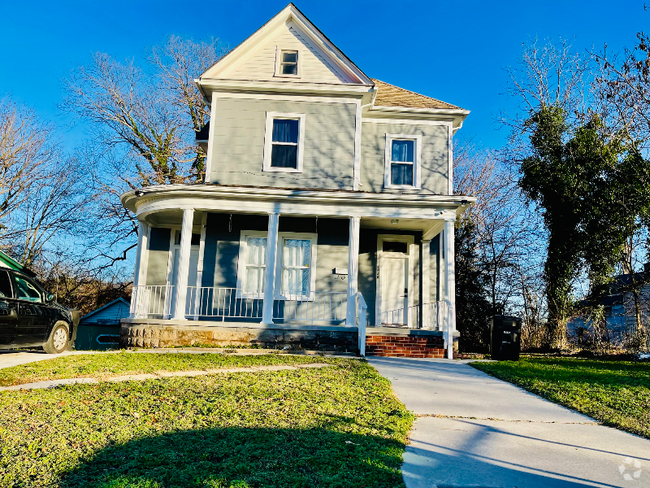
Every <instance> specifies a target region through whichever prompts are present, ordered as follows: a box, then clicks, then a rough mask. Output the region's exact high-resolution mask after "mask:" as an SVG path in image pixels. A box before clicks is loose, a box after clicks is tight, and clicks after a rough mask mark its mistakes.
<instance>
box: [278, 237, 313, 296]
mask: <svg viewBox="0 0 650 488" xmlns="http://www.w3.org/2000/svg"><path fill="white" fill-rule="evenodd" d="M310 264H311V240H310V239H287V238H285V239H283V243H282V289H281V293H282V295H300V296H307V297H308V296H309V295H310V291H311V290H310V288H311V286H310V285H311V279H310V276H311V268H310Z"/></svg>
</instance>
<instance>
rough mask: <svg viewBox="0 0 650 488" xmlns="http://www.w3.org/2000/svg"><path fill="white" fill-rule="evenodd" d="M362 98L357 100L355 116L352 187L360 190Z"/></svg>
mask: <svg viewBox="0 0 650 488" xmlns="http://www.w3.org/2000/svg"><path fill="white" fill-rule="evenodd" d="M362 125H363V124H362V122H361V100H357V103H356V111H355V118H354V161H353V164H352V189H353V190H354V191H358V190H359V186H360V185H361V181H360V180H361V126H362Z"/></svg>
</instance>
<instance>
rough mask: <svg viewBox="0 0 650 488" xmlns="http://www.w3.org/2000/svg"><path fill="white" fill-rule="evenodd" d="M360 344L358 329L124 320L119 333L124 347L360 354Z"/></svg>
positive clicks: (121, 344)
mask: <svg viewBox="0 0 650 488" xmlns="http://www.w3.org/2000/svg"><path fill="white" fill-rule="evenodd" d="M156 322H157V323H156ZM161 322H167V323H161ZM172 322H173V323H172ZM176 322H178V323H176ZM357 342H358V339H357V328H356V327H334V326H333V327H316V326H262V325H260V324H245V323H241V324H233V323H230V324H229V323H225V324H224V323H216V324H215V323H207V324H206V323H197V322H195V321H155V320H151V319H143V320H137V319H124V320H122V327H121V330H120V346H121V347H142V348H160V347H178V346H196V345H206V346H233V347H237V346H259V347H262V348H272V349H283V348H290V349H308V350H316V351H319V350H320V351H340V352H358V347H357Z"/></svg>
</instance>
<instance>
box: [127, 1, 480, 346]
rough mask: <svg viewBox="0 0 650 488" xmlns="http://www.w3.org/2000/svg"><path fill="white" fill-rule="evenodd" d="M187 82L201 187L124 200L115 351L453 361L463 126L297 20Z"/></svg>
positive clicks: (278, 20) (141, 193)
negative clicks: (456, 159) (256, 351)
mask: <svg viewBox="0 0 650 488" xmlns="http://www.w3.org/2000/svg"><path fill="white" fill-rule="evenodd" d="M196 83H197V85H198V87H199V89H200V90H201V92H202V94H203V96H204V97H205V99H206V101H207V102H208V103H209V105H210V107H211V119H210V123H209V125H208V126H206V128H205V130H203V131H202V132H201V133H200V134H199V136H198V139H199V140H198V141H197V142H198V143H199V144H202V145H204V147H205V148H206V151H207V162H206V178H205V180H206V183H205V184H204V185H169V186H155V187H148V188H142V189H138V190H135V191H130V192H128V193H125V194H124V195H122V202H123V204H124V205H125V206H126V207H127V208H128V209H129V210H131V211H132V212H134V213H135V215H136V216H137V218H138V220H139V222H140V235H139V241H138V250H137V257H136V271H135V279H134V287H133V299H132V306H131V317H130V318H129V319H127V320H124V321H123V323H122V343H123V344H124V345H131V346H150V347H157V346H161V347H162V346H168V345H183V344H190V343H217V344H242V343H243V344H246V343H257V344H263V345H266V346H269V345H277V346H283V347H286V346H287V345H288V346H296V347H303V348H306V349H337V350H348V351H359V352H361V353H362V354H363V353H364V350H366V351H367V353H368V354H379V355H382V354H385V355H391V354H394V355H413V356H441V355H443V354H444V350H445V349H446V350H448V352H449V356H451V351H450V349H451V350H453V348H450V344H453V338H454V337H455V336H457V335H458V334H457V333H456V332H455V310H454V232H453V228H454V221H455V220H456V218H457V216H458V215H459V214H460V213H461V212H462V211H463V210H464V209H465V208H466V207H467V205H469V204H470V203H471V202H472V201H473V199H472V198H469V197H465V196H458V195H454V194H453V187H452V180H453V155H452V137H453V135H454V132H455V131H456V130H458V129H459V128H460V127H461V126H462V124H463V120H464V119H465V117H466V116H467V114H468V113H469V112H468V111H467V110H463V109H461V108H459V107H456V106H454V105H450V104H448V103H445V102H442V101H440V100H436V99H433V98H429V97H426V96H423V95H420V94H417V93H413V92H410V91H408V90H405V89H402V88H398V87H396V86H393V85H390V84H388V83H384V82H382V81H379V80H375V79H372V78H369V77H368V76H367V75H366V74H365V73H364V72H363V71H361V70H360V69H359V68H358V67H357V66H356V65H355V64H354V63H353V62H352V61H351V60H350V59H348V57H347V56H345V54H343V52H341V51H340V50H339V49H338V48H337V47H336V46H335V45H334V44H333V43H332V42H331V41H330V40H329V39H328V38H327V37H326V36H325V35H324V34H323V33H322V32H321V31H320V30H318V29H317V28H316V26H314V24H312V23H311V22H310V21H309V20H308V19H307V18H306V17H305V16H304V15H303V14H302V13H301V12H300V11H299V10H298V9H297V8H296V7H295V6H294V5H293V4H289V5H288V6H287V7H286V8H285V9H283V10H282V11H281V12H280V13H278V14H277V15H276V16H275V17H273V18H272V19H271V20H270V21H269V22H267V23H266V24H265V25H264V26H263V27H261V28H260V29H259V30H258V31H256V32H255V33H254V34H253V35H251V36H250V37H249V38H248V39H246V40H245V41H244V42H243V43H241V44H240V45H239V46H238V47H236V48H235V49H233V50H232V51H231V52H230V53H229V54H228V55H227V56H225V57H224V58H222V59H221V60H220V61H219V62H218V63H216V64H215V65H214V66H212V67H211V68H210V69H208V70H207V71H206V72H205V73H203V74H202V75H201V76H200V78H199V79H198V80H197V81H196ZM366 336H367V337H366Z"/></svg>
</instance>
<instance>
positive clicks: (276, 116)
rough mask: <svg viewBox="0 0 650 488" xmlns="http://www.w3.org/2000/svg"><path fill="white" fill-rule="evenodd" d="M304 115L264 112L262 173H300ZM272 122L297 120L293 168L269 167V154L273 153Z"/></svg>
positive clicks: (302, 152) (303, 148)
mask: <svg viewBox="0 0 650 488" xmlns="http://www.w3.org/2000/svg"><path fill="white" fill-rule="evenodd" d="M305 118H306V116H305V114H298V113H285V112H266V130H265V133H264V161H263V163H262V171H267V172H279V173H302V167H303V159H304V152H305ZM274 120H297V121H298V144H297V155H296V160H297V161H296V167H295V168H276V167H273V166H271V154H272V151H273V121H274Z"/></svg>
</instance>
